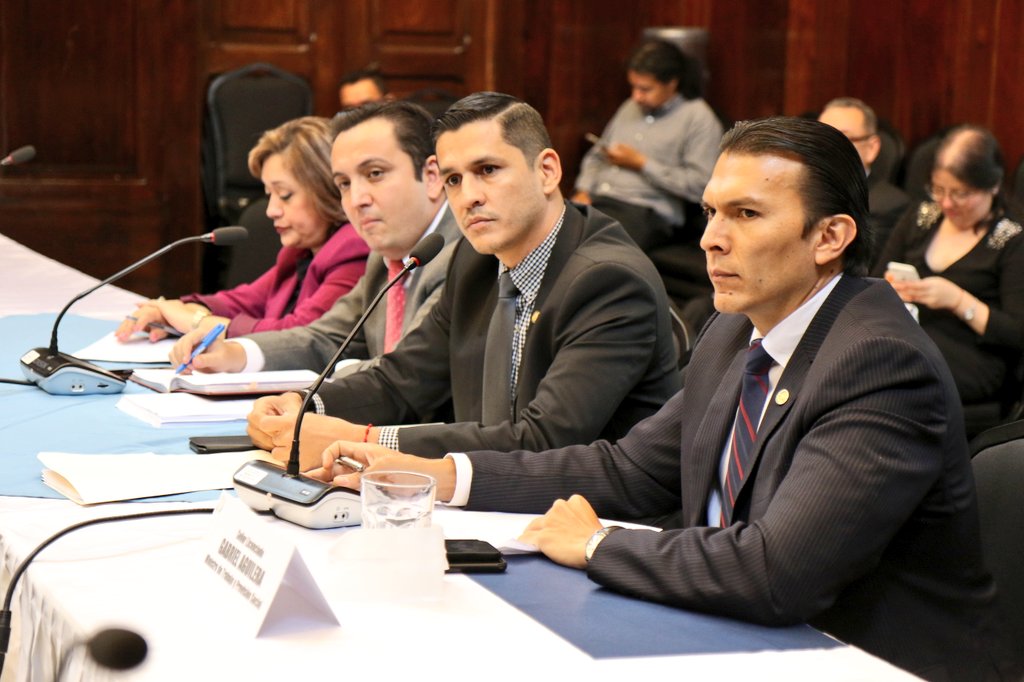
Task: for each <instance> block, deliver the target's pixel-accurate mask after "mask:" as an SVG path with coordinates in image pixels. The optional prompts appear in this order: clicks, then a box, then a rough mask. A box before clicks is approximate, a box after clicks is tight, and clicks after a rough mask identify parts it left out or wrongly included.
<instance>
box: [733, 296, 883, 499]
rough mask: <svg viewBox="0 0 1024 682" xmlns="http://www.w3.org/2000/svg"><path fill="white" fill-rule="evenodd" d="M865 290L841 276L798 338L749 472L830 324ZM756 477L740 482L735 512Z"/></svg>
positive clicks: (760, 429) (762, 427)
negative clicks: (852, 299) (741, 483)
mask: <svg viewBox="0 0 1024 682" xmlns="http://www.w3.org/2000/svg"><path fill="white" fill-rule="evenodd" d="M866 286H867V284H866V283H865V282H864V280H863V279H860V278H854V277H846V276H844V277H843V278H842V279H840V280H839V282H838V283H837V284H836V287H835V289H833V290H832V293H830V294H829V296H828V298H827V299H825V302H824V303H823V304H822V306H821V308H819V309H818V313H817V314H816V315H815V316H814V319H812V320H811V323H810V324H809V325H808V326H807V330H806V331H805V332H804V335H803V336H802V337H801V338H800V343H799V344H797V347H796V350H795V351H794V352H793V356H792V357H791V358H790V360H789V364H788V365H786V369H785V371H784V372H783V373H782V376H781V377H779V383H778V386H776V387H775V392H774V393H773V394H772V397H771V398H770V401H771V402H770V403H769V404H768V409H767V410H766V411H765V414H764V418H763V419H762V420H761V425H760V426H759V427H758V429H757V440H756V441H755V442H754V456H753V459H752V461H751V464H750V471H751V472H755V471H756V470H757V463H758V461H759V460H760V458H761V453H762V452H764V449H765V445H766V444H767V443H768V441H769V440H771V436H772V433H774V432H775V430H776V429H777V428H778V427H779V425H780V424H781V423H782V421H783V419H784V418H785V416H786V415H787V414H788V413H789V410H790V408H791V407H792V406H793V404H794V403H795V402H796V401H797V399H798V398H799V396H800V391H801V390H802V388H803V385H804V380H805V379H806V378H807V374H808V372H810V369H811V365H812V364H813V363H814V360H815V358H816V357H817V355H818V351H819V350H820V349H821V346H822V344H823V343H824V341H825V338H826V337H827V336H828V333H829V330H830V329H831V328H832V323H833V322H835V321H836V318H837V317H838V316H839V313H840V312H842V310H843V308H845V307H846V304H847V303H848V302H849V301H850V299H851V298H853V297H854V296H855V295H856V294H858V293H859V292H861V291H863V289H864V288H865V287H866ZM739 371H741V370H737V372H739ZM736 394H737V396H738V395H739V392H738V390H737V392H736ZM737 399H738V398H737ZM755 477H756V475H751V476H747V478H746V479H745V480H744V481H743V486H742V487H741V488H740V492H739V494H738V495H737V501H736V506H737V508H739V507H740V506H741V504H745V502H741V498H744V497H745V496H746V495H745V493H746V491H747V489H748V487H749V486H750V485H753V484H752V483H751V480H752V479H754V478H755ZM746 494H749V493H746Z"/></svg>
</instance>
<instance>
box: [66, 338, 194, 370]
mask: <svg viewBox="0 0 1024 682" xmlns="http://www.w3.org/2000/svg"><path fill="white" fill-rule="evenodd" d="M175 341H177V339H163V340H162V341H157V342H156V343H150V341H149V337H148V336H142V335H138V336H136V337H135V338H133V339H131V340H130V341H126V342H124V343H121V342H120V341H118V340H117V339H116V338H115V337H114V332H110V333H109V334H107V335H106V336H104V337H103V338H101V339H98V340H96V341H94V342H92V343H90V344H89V345H88V346H86V347H85V348H82V349H81V350H77V351H75V352H74V353H72V355H74V356H75V357H76V358H82V359H83V360H102V361H104V362H128V363H154V364H156V363H161V364H165V365H166V364H168V363H169V362H170V360H168V359H167V356H168V355H169V354H170V352H171V348H173V347H174V342H175Z"/></svg>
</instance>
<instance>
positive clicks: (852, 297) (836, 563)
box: [319, 118, 1011, 680]
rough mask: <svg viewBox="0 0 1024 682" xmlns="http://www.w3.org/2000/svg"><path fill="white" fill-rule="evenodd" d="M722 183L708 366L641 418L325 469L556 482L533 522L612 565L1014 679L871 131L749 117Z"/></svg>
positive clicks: (710, 236)
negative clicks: (624, 429) (555, 444)
mask: <svg viewBox="0 0 1024 682" xmlns="http://www.w3.org/2000/svg"><path fill="white" fill-rule="evenodd" d="M704 205H705V212H706V214H707V216H708V226H707V230H706V231H705V233H704V236H703V238H702V240H701V247H702V248H703V249H704V251H705V252H706V254H707V264H708V273H709V275H710V277H711V281H712V283H713V284H714V287H715V307H716V309H717V313H716V314H715V315H714V316H713V317H712V319H711V321H710V322H709V323H708V326H707V327H705V329H704V332H703V333H702V336H701V338H700V339H698V341H697V343H696V346H695V348H694V351H693V355H692V358H691V361H690V363H689V365H688V374H687V377H686V382H685V388H684V389H683V390H682V391H681V392H679V393H678V394H677V395H676V396H675V397H673V398H672V400H670V401H669V402H668V403H667V404H666V405H665V407H664V408H663V409H662V410H660V411H659V412H658V413H657V414H656V415H655V416H653V417H651V418H649V419H646V420H644V421H643V422H641V423H640V424H638V425H637V426H636V427H634V428H633V429H632V430H631V431H630V432H629V434H627V435H626V436H625V437H623V438H621V439H620V440H618V441H617V442H609V441H597V442H595V443H592V444H591V445H587V446H574V447H568V448H563V449H560V450H554V451H548V452H541V453H530V452H514V453H504V452H473V453H468V455H460V454H458V453H455V454H452V455H451V456H450V457H448V458H446V459H443V460H429V461H428V460H423V459H418V458H415V457H411V456H409V455H401V454H397V453H388V452H385V451H383V450H381V449H379V448H372V447H369V446H366V445H364V444H358V443H335V444H333V445H332V446H331V447H329V448H328V449H327V450H326V451H325V453H324V460H323V461H324V466H325V467H330V469H331V470H330V471H321V472H319V474H320V475H321V476H322V477H324V478H331V477H334V480H335V481H336V482H337V483H339V484H342V485H354V484H357V483H358V481H357V478H358V475H356V474H353V473H352V472H351V470H350V469H348V468H347V467H343V466H340V465H335V464H333V462H334V459H333V458H334V457H335V456H337V455H340V454H347V455H349V456H352V457H355V458H356V459H359V460H362V461H364V462H367V463H369V464H370V470H371V471H372V470H374V469H380V468H388V469H412V470H421V471H426V472H429V473H431V474H433V475H434V476H435V477H437V480H438V498H439V499H441V500H445V501H449V502H450V503H452V504H456V505H460V506H465V507H466V508H467V509H491V510H501V511H514V512H540V511H543V510H544V509H545V508H547V507H548V505H552V503H553V506H551V507H550V509H549V510H548V512H547V513H546V514H545V515H544V516H543V517H540V518H538V519H536V520H535V521H534V522H532V523H531V524H530V525H529V527H528V528H527V530H526V532H525V533H524V534H523V538H522V539H523V540H525V541H527V542H530V543H533V544H535V545H537V546H538V547H539V548H540V550H541V551H542V552H544V553H545V554H546V555H548V556H549V557H551V558H552V559H554V560H555V561H557V562H559V563H562V564H565V565H567V566H572V567H577V568H582V569H585V570H586V571H587V574H588V575H589V577H590V578H591V579H593V580H594V581H596V582H598V583H600V584H602V585H604V586H606V587H608V588H611V589H614V590H618V591H620V592H624V593H626V594H631V595H634V596H637V597H640V598H643V599H649V600H652V601H659V602H663V603H667V604H672V605H676V606H679V607H683V608H687V609H693V610H697V611H704V612H708V613H714V614H720V615H724V616H729V617H733V618H741V619H745V620H750V621H755V622H758V623H763V624H769V625H785V624H791V623H799V622H809V623H811V624H812V625H814V626H816V627H818V628H820V629H822V630H824V631H826V632H828V633H830V634H832V635H834V636H836V637H837V638H839V639H841V640H844V641H846V642H849V643H851V644H854V645H856V646H858V647H861V648H863V649H865V650H867V651H868V652H870V653H873V654H875V655H877V656H879V657H881V658H884V659H886V660H888V661H891V662H893V663H894V664H896V665H899V666H901V667H904V668H906V669H907V670H910V671H911V672H914V673H915V674H918V675H920V676H923V677H925V678H929V679H943V680H946V679H949V680H954V679H955V680H981V679H998V676H999V671H1000V670H1005V667H1006V665H1007V661H1008V660H1009V659H1010V657H1011V656H1010V654H1009V653H1008V652H1006V651H1004V650H1003V649H1002V647H1001V646H1000V644H999V636H1000V635H999V632H998V630H997V628H996V627H995V623H994V622H993V621H994V602H995V597H996V592H995V586H994V584H993V581H992V578H991V576H990V575H989V574H988V573H987V571H986V570H985V568H984V566H983V562H982V557H981V548H980V545H979V537H978V535H979V531H978V517H977V503H976V499H975V492H974V485H973V479H972V477H971V468H970V462H969V460H968V456H967V444H966V441H965V438H964V432H963V425H962V419H961V414H960V403H959V399H958V397H957V392H956V388H955V386H954V384H953V381H952V378H951V377H950V373H949V370H948V368H947V367H946V365H945V363H944V361H943V359H942V356H941V355H940V354H939V352H938V351H937V349H936V348H935V346H934V345H933V344H932V343H931V341H930V340H929V339H928V337H927V336H926V335H925V334H924V333H923V332H922V331H921V330H920V328H919V327H918V325H917V324H915V323H914V321H913V320H912V319H911V318H910V316H909V315H907V314H906V311H905V309H904V308H903V305H902V303H901V302H900V300H899V298H898V297H896V296H894V295H892V292H891V291H888V290H887V288H886V283H885V282H882V281H880V280H868V279H863V278H862V277H861V276H860V275H861V273H863V272H864V270H865V269H866V266H867V258H868V254H869V252H870V249H869V247H870V228H869V227H867V222H866V216H867V187H866V184H865V178H864V173H863V170H862V166H861V162H860V159H859V158H858V156H857V154H856V153H855V150H854V149H853V147H852V145H851V144H850V143H849V141H848V140H847V139H846V138H845V137H844V136H843V135H842V134H841V133H839V132H838V131H837V130H836V129H835V128H832V127H831V126H828V125H824V124H822V123H819V122H816V121H808V120H804V119H791V118H774V119H765V120H762V121H754V122H748V123H743V124H739V125H737V126H736V128H734V129H733V130H732V131H730V132H729V133H727V134H726V136H725V138H724V139H723V143H722V155H721V157H720V158H719V160H718V163H717V164H716V166H715V170H714V173H713V175H712V178H711V181H710V182H709V184H708V186H707V189H706V190H705V192H704ZM741 385H742V386H743V389H742V390H741ZM566 498H567V499H566ZM672 510H675V511H676V512H677V513H679V514H680V521H681V524H680V525H681V527H680V528H678V529H670V530H665V531H663V532H656V531H651V530H625V529H616V528H615V527H614V526H610V527H602V524H601V522H600V521H599V520H598V514H600V516H602V517H604V518H638V517H645V516H654V515H657V514H665V513H668V512H670V511H672ZM595 511H596V513H595Z"/></svg>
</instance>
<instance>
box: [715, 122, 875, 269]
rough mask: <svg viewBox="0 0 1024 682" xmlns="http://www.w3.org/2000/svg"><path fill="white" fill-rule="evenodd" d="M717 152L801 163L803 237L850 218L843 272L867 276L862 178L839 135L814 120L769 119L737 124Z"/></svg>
mask: <svg viewBox="0 0 1024 682" xmlns="http://www.w3.org/2000/svg"><path fill="white" fill-rule="evenodd" d="M721 149H722V153H723V154H724V153H726V152H728V153H731V154H748V155H752V156H781V157H784V158H788V159H793V160H794V161H797V162H799V163H801V164H802V165H803V167H804V172H803V179H802V187H801V194H802V198H803V203H804V213H805V216H806V218H805V223H804V231H805V233H806V232H808V231H809V230H810V229H811V228H813V227H814V226H815V225H816V224H817V223H818V221H820V220H821V219H822V218H825V217H827V216H830V215H837V214H846V215H848V216H850V217H852V218H853V219H854V221H856V223H857V236H856V237H855V238H854V240H853V242H851V243H850V245H849V246H848V247H847V248H846V252H845V253H844V254H843V269H844V270H845V271H846V272H848V273H850V274H854V275H863V274H865V273H866V272H867V270H868V268H869V267H870V265H871V262H870V259H871V247H872V244H873V242H874V235H873V232H872V231H871V225H870V223H869V222H868V187H867V178H866V176H865V174H864V166H863V164H862V163H861V160H860V156H859V155H858V154H857V150H856V149H854V147H853V144H852V143H851V142H850V141H849V140H848V139H846V136H845V135H843V134H842V133H841V132H839V131H838V130H836V129H835V128H833V127H832V126H830V125H826V124H824V123H819V122H818V121H812V120H809V119H805V118H793V117H788V116H773V117H771V118H762V119H758V120H756V121H741V122H740V123H737V124H736V125H735V126H734V127H733V128H732V130H730V131H729V132H727V133H726V134H725V137H723V138H722V147H721Z"/></svg>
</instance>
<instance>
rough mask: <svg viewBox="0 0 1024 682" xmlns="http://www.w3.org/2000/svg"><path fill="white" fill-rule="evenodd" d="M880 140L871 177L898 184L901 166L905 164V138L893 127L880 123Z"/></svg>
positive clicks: (872, 165)
mask: <svg viewBox="0 0 1024 682" xmlns="http://www.w3.org/2000/svg"><path fill="white" fill-rule="evenodd" d="M878 139H879V140H881V141H882V145H881V148H880V149H879V151H878V157H877V158H876V159H875V162H874V163H873V164H871V175H873V176H877V177H881V178H884V179H885V180H887V181H889V182H892V183H894V182H896V175H897V174H898V173H899V170H900V165H901V164H902V163H903V154H904V152H905V148H904V146H903V137H902V136H901V135H900V134H899V133H898V132H897V131H896V129H895V128H893V127H892V126H891V125H889V124H888V123H886V122H884V121H879V122H878Z"/></svg>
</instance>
